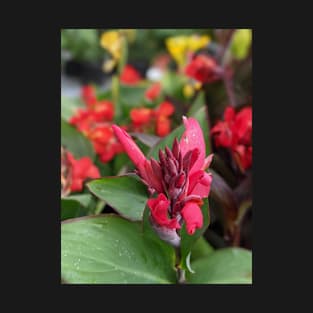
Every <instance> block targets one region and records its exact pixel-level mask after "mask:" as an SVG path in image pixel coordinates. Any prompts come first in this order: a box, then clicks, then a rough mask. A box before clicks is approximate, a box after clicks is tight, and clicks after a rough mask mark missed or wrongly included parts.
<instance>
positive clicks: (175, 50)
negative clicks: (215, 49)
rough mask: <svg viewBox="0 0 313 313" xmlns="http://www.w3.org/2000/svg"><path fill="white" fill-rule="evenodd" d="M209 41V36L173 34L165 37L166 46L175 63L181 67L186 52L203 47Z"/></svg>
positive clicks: (184, 61) (184, 60)
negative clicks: (173, 35)
mask: <svg viewBox="0 0 313 313" xmlns="http://www.w3.org/2000/svg"><path fill="white" fill-rule="evenodd" d="M210 41H211V39H210V37H209V36H205V35H203V36H199V35H191V36H175V37H170V38H167V40H166V47H167V50H168V51H169V53H170V54H171V55H172V57H173V59H174V60H175V61H176V63H177V64H178V65H179V66H180V67H182V66H183V65H185V63H186V58H187V53H188V52H195V51H197V50H199V49H201V48H204V47H205V46H207V45H208V44H209V42H210Z"/></svg>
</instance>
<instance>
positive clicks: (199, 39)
mask: <svg viewBox="0 0 313 313" xmlns="http://www.w3.org/2000/svg"><path fill="white" fill-rule="evenodd" d="M210 41H211V39H210V37H209V36H205V35H203V36H198V35H192V36H189V37H188V50H189V51H192V52H195V51H197V50H199V49H201V48H204V47H206V46H207V45H208V44H209V42H210Z"/></svg>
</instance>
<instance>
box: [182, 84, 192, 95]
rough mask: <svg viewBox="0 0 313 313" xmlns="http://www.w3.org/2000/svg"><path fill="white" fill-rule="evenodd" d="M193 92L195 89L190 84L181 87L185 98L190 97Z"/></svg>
mask: <svg viewBox="0 0 313 313" xmlns="http://www.w3.org/2000/svg"><path fill="white" fill-rule="evenodd" d="M194 93H195V90H194V88H193V86H192V85H191V84H186V85H185V86H184V88H183V94H184V96H185V97H186V98H191V97H192V96H193V95H194Z"/></svg>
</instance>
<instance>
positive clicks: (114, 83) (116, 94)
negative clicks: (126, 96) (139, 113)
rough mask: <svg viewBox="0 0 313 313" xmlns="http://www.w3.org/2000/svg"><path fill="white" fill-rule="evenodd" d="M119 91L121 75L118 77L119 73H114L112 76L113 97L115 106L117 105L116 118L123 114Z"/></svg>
mask: <svg viewBox="0 0 313 313" xmlns="http://www.w3.org/2000/svg"><path fill="white" fill-rule="evenodd" d="M119 93H120V81H119V77H118V75H113V77H112V98H113V101H114V107H115V118H118V117H119V116H120V115H121V108H120V102H119Z"/></svg>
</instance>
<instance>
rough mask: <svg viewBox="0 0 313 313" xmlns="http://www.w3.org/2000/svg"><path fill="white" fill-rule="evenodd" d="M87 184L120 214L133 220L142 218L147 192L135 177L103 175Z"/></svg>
mask: <svg viewBox="0 0 313 313" xmlns="http://www.w3.org/2000/svg"><path fill="white" fill-rule="evenodd" d="M87 186H88V188H89V190H90V191H91V192H92V193H93V194H95V195H96V196H97V197H98V198H100V199H102V200H104V201H106V202H107V203H108V204H109V205H110V206H112V207H113V208H114V209H115V210H116V211H117V212H118V213H119V214H120V215H122V216H124V217H125V218H128V219H130V220H133V221H140V220H142V217H143V211H144V209H145V205H146V202H147V200H148V193H147V188H146V187H145V186H144V185H143V183H141V182H140V181H139V180H138V179H137V178H136V177H134V176H112V177H104V178H101V179H96V180H93V181H91V182H89V183H88V184H87Z"/></svg>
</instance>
